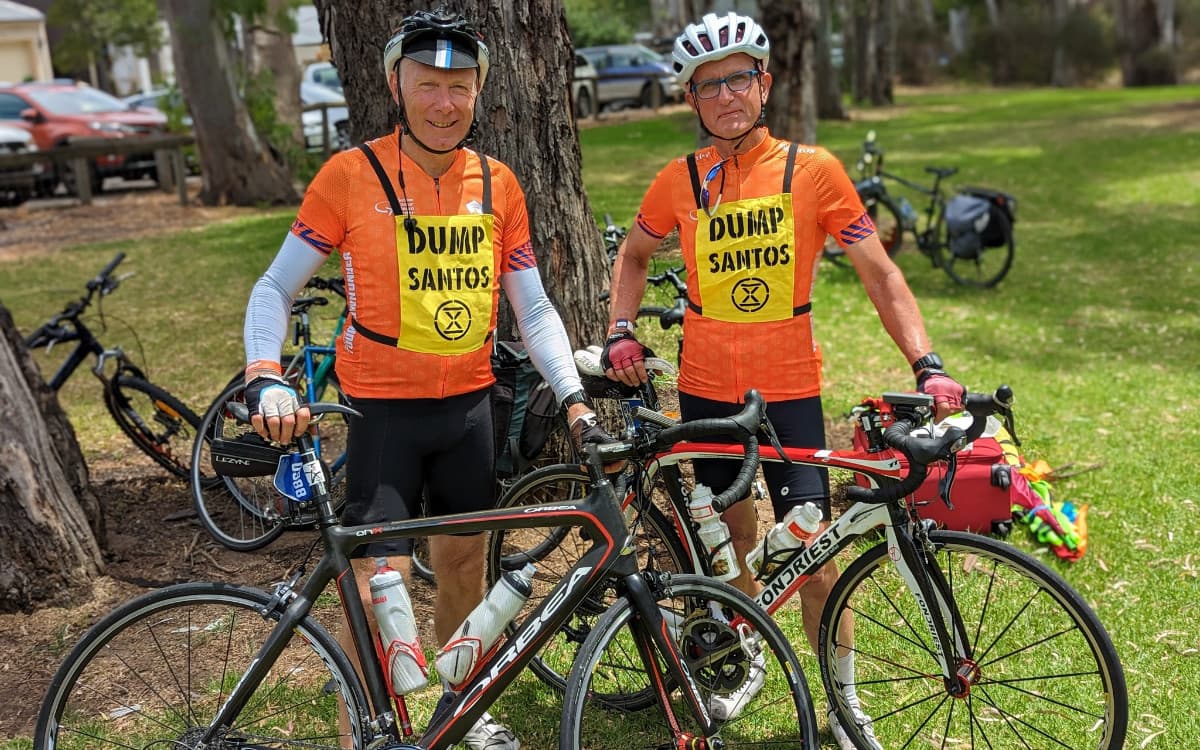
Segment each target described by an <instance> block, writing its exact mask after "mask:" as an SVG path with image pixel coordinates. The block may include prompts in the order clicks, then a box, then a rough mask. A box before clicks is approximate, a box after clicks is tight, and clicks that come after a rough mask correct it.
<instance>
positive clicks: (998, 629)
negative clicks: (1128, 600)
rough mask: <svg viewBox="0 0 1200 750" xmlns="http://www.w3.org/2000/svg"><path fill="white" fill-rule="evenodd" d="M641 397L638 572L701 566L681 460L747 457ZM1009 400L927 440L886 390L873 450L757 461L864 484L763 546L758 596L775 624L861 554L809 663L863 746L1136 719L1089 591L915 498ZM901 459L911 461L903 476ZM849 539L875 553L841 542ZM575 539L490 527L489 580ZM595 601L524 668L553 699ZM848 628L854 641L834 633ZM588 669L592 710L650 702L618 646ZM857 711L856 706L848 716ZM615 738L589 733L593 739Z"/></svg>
mask: <svg viewBox="0 0 1200 750" xmlns="http://www.w3.org/2000/svg"><path fill="white" fill-rule="evenodd" d="M610 387H615V386H610ZM645 390H646V387H645V386H644V387H643V388H642V389H641V391H640V392H638V393H632V392H631V393H629V394H627V400H628V408H627V410H626V411H627V414H628V415H629V418H630V420H631V421H634V420H635V421H636V424H637V426H636V432H637V433H638V434H639V435H640V438H637V437H635V438H634V440H633V442H634V443H635V444H636V445H638V446H640V450H639V451H638V452H637V454H636V456H635V457H634V458H632V459H631V460H630V466H629V469H628V472H627V474H626V477H627V478H628V480H629V481H628V482H627V483H626V484H625V485H623V486H622V485H620V484H618V494H619V495H623V497H622V500H621V507H622V509H623V511H624V512H625V514H626V518H627V520H628V522H629V525H630V528H631V529H632V530H633V535H634V539H635V541H636V544H635V545H634V546H635V549H636V550H637V552H638V557H639V561H640V564H642V565H643V567H644V568H645V569H647V570H658V571H664V570H665V571H674V572H686V573H700V574H706V575H707V574H710V573H711V567H710V560H711V556H710V553H709V551H708V549H707V547H706V546H705V545H704V543H703V542H702V541H701V540H700V539H699V537H698V534H697V532H696V527H695V525H694V524H693V522H692V521H691V519H690V518H689V516H688V511H687V501H688V490H687V487H686V485H685V483H684V479H683V476H682V473H681V471H680V464H681V463H682V462H685V461H690V460H694V459H697V458H707V459H723V460H731V461H742V460H743V459H744V455H743V451H742V448H741V446H738V445H736V444H719V443H701V442H696V443H689V442H684V443H679V444H677V445H672V446H671V447H669V448H666V449H665V450H664V449H663V448H662V447H661V446H660V445H659V444H658V443H657V442H656V440H655V438H654V435H655V433H656V432H658V431H660V430H663V431H669V430H673V429H675V428H674V427H673V426H672V425H673V424H674V422H673V420H671V419H670V418H668V417H666V416H664V415H662V414H657V413H655V411H654V410H653V409H651V408H648V406H647V403H648V401H647V399H646V395H645V393H644V391H645ZM1010 400H1011V390H1009V389H1007V388H1002V389H1000V390H998V391H997V393H996V394H969V395H968V398H967V408H968V410H969V412H970V413H971V414H972V415H973V416H974V417H975V420H974V422H973V424H972V426H971V428H970V429H968V430H967V432H966V434H965V435H964V433H963V431H962V430H959V429H958V428H952V429H951V430H949V431H947V432H946V433H945V434H944V435H942V436H941V437H939V438H932V437H917V436H914V435H912V434H910V433H911V431H912V430H913V429H914V428H915V427H916V426H920V425H925V424H927V421H928V419H929V415H930V414H931V413H932V399H931V398H930V397H929V396H925V395H921V394H884V396H883V398H882V399H874V400H872V405H871V407H870V408H867V409H865V410H863V411H861V412H860V413H859V415H858V417H859V419H860V420H863V424H864V426H868V427H869V433H870V434H871V435H872V436H873V440H872V442H873V446H872V448H873V450H862V451H859V450H845V451H842V450H813V449H800V448H786V449H785V448H780V447H778V445H777V444H776V452H775V455H772V453H771V452H767V453H765V454H764V455H763V457H762V459H763V460H764V461H789V462H792V461H794V462H799V463H806V464H810V465H816V466H825V467H833V468H839V469H844V470H849V471H854V472H858V473H860V474H862V475H863V476H866V477H868V478H869V479H870V480H871V484H872V486H873V487H874V488H875V489H873V490H868V489H865V488H860V487H850V488H848V489H847V496H848V498H849V499H850V500H851V501H852V502H853V503H854V504H853V505H852V507H850V508H848V509H847V510H845V511H844V512H843V513H842V514H841V515H840V517H839V518H838V519H837V520H836V521H834V522H833V523H832V524H831V525H830V526H829V527H828V528H826V529H825V530H824V531H823V532H822V533H821V534H819V535H818V536H817V537H816V538H815V539H813V540H812V541H811V543H810V544H809V545H808V546H807V547H801V548H799V549H785V550H780V551H778V552H776V553H774V554H768V556H767V558H766V561H765V562H764V565H763V572H762V573H760V576H759V580H760V581H761V583H762V590H761V592H760V593H759V594H758V596H757V601H758V603H759V605H761V606H762V607H763V608H764V609H765V610H766V611H767V612H769V613H772V614H774V613H776V612H778V610H779V608H780V607H781V606H782V605H783V604H784V603H785V602H786V601H788V600H789V599H790V598H791V597H792V596H793V595H794V594H795V593H796V591H797V590H798V589H799V588H800V587H801V586H802V585H804V583H805V581H807V580H808V578H809V576H811V575H812V574H813V573H814V572H816V571H817V570H819V569H820V568H821V567H822V566H824V565H825V564H826V563H828V562H829V561H831V560H833V559H834V558H835V557H836V556H837V555H838V554H839V553H840V552H842V551H843V550H848V549H849V550H850V551H851V552H857V555H856V556H855V555H852V557H853V558H854V559H853V562H851V563H850V564H849V565H848V566H845V567H844V569H843V572H842V574H841V577H840V578H839V580H838V582H837V584H836V585H835V586H834V589H833V591H832V593H831V594H830V597H829V600H828V602H827V604H826V606H825V610H824V612H823V614H822V616H821V624H820V636H819V648H818V653H817V658H818V661H819V663H820V667H821V677H822V681H823V683H824V687H825V691H826V695H827V696H828V698H829V701H830V705H831V706H832V707H833V709H834V711H835V712H836V713H837V715H838V719H839V723H840V724H841V726H842V727H843V728H845V729H846V731H847V732H848V733H849V734H850V736H851V737H852V738H853V739H854V741H855V744H856V746H857V747H859V748H861V749H862V750H880V748H889V749H890V748H900V747H916V746H920V747H940V748H949V747H956V748H957V747H963V748H972V747H974V748H989V749H990V750H1000V749H1001V748H1006V749H1007V748H1011V749H1012V750H1028V748H1031V747H1056V748H1072V750H1085V749H1086V750H1117V749H1118V748H1121V747H1122V746H1123V743H1124V738H1125V733H1126V728H1127V725H1128V710H1129V706H1128V696H1127V692H1126V686H1125V678H1124V674H1123V670H1122V668H1121V664H1120V661H1119V659H1118V656H1117V652H1116V649H1115V647H1114V645H1113V643H1112V640H1111V638H1110V637H1109V635H1108V633H1107V632H1106V631H1105V629H1104V627H1103V625H1102V624H1101V622H1100V620H1099V618H1098V617H1097V616H1096V614H1095V613H1094V612H1093V611H1092V609H1091V608H1090V607H1089V606H1088V604H1087V602H1086V601H1085V600H1084V598H1083V597H1082V596H1080V595H1079V594H1078V593H1077V592H1076V591H1074V590H1073V589H1072V588H1071V586H1070V585H1069V584H1068V583H1067V582H1066V581H1065V580H1063V578H1062V577H1061V576H1059V575H1058V574H1057V573H1055V572H1054V571H1053V570H1051V569H1050V568H1048V567H1047V566H1046V565H1044V564H1042V563H1040V562H1038V561H1037V560H1035V559H1034V558H1033V557H1031V556H1029V555H1028V554H1025V553H1023V552H1021V551H1020V550H1018V549H1016V548H1014V547H1012V546H1010V545H1008V544H1005V543H1003V542H1000V541H997V540H993V539H989V538H987V537H983V536H977V535H974V534H964V533H957V532H949V531H938V530H935V529H934V528H933V527H932V523H931V522H925V521H922V520H921V519H920V515H919V511H920V509H919V508H918V507H916V506H914V505H913V504H912V503H911V499H910V494H911V492H912V491H913V490H914V489H915V488H917V487H918V486H920V484H921V482H922V480H923V479H924V478H925V476H926V474H927V468H928V466H929V465H930V464H933V463H935V462H938V461H947V462H948V465H947V470H946V477H947V479H946V482H947V485H946V486H948V483H949V482H952V481H953V474H954V465H953V461H952V459H953V456H954V451H955V450H957V448H958V447H959V446H961V445H962V444H964V443H965V442H967V441H969V440H971V439H973V438H974V437H975V436H977V435H978V434H979V432H980V431H981V430H982V429H983V427H984V425H985V418H986V417H987V416H988V415H990V414H1001V415H1005V416H1006V418H1007V419H1008V420H1011V412H1010V411H1009V401H1010ZM899 454H903V455H904V456H905V457H906V458H907V460H908V465H909V466H910V472H909V473H908V475H907V476H903V475H902V473H901V471H902V470H901V464H900V462H899V461H898V460H897V458H896V457H897V455H899ZM586 479H587V478H586V475H583V474H582V473H581V472H580V470H579V468H578V467H573V466H569V465H564V466H558V467H548V468H546V469H542V470H540V471H537V472H534V473H533V474H530V475H528V476H526V477H525V478H524V479H522V481H521V482H520V483H519V484H518V485H517V486H514V487H513V489H512V491H511V492H510V493H509V494H508V495H507V496H506V497H505V498H504V503H503V505H504V506H506V507H509V508H513V509H517V508H519V507H521V506H522V505H525V504H529V503H543V502H549V501H551V500H552V499H553V498H559V499H564V498H571V497H578V496H580V494H581V493H582V492H583V491H584V489H585V487H586ZM737 497H741V496H740V495H739V496H737ZM718 507H719V506H718ZM879 529H882V532H883V533H882V535H880V534H879ZM880 537H882V542H881V543H878V544H875V543H874V542H875V540H877V539H880ZM860 539H862V540H864V541H867V542H870V543H871V544H868V545H867V546H858V547H853V548H852V545H853V544H854V543H855V541H856V540H860ZM585 546H586V539H581V538H580V537H579V536H578V535H577V534H576V533H575V532H574V531H573V530H570V529H551V530H542V529H522V530H510V529H506V530H503V531H497V532H496V533H495V534H493V535H492V538H491V540H490V546H489V560H490V561H491V569H490V571H489V575H490V576H491V577H493V578H495V576H497V575H498V573H497V572H496V571H497V570H500V571H502V570H505V569H514V568H517V567H520V566H521V565H523V564H525V563H526V562H533V563H534V564H536V565H538V566H539V568H540V569H542V570H561V569H562V568H565V567H568V566H569V565H570V564H571V562H573V561H574V560H576V559H578V556H579V554H580V549H581V548H583V547H585ZM539 593H540V592H538V591H535V597H536V596H537V595H538V594H539ZM588 603H589V605H590V608H588V607H580V608H579V609H578V610H576V612H575V613H574V614H573V616H572V619H571V620H569V621H568V623H567V626H566V627H564V628H563V629H562V630H560V632H559V633H558V634H556V636H555V638H554V639H553V640H552V641H551V642H550V644H548V645H547V646H546V648H544V649H543V650H542V652H541V654H539V657H538V660H537V661H535V662H534V663H533V664H532V665H531V666H532V668H533V669H534V671H535V672H536V673H537V674H538V675H539V676H540V677H542V678H543V679H544V680H546V681H547V682H548V683H550V684H552V685H555V686H556V687H558V688H559V689H562V688H563V686H564V685H565V684H568V683H567V675H568V665H570V664H572V663H573V662H574V661H575V659H576V655H577V653H586V654H590V653H592V652H593V649H594V648H595V644H594V640H595V638H594V636H595V633H596V631H597V629H598V627H599V626H598V625H597V620H596V618H597V617H598V616H599V615H600V614H601V613H602V612H604V610H605V607H606V605H607V602H606V601H605V600H603V599H600V598H594V599H592V600H590V601H589V602H588ZM850 632H852V633H853V637H852V638H849V639H847V638H845V637H844V636H845V635H846V634H847V633H850ZM799 637H800V638H802V637H803V636H799ZM846 653H854V654H855V656H856V671H855V675H856V677H855V679H854V681H853V682H843V676H842V675H839V674H838V671H837V669H836V668H835V667H834V665H835V664H836V657H837V656H841V655H845V654H846ZM595 659H596V662H597V664H598V665H600V666H601V668H598V669H597V675H596V677H595V678H594V680H593V683H592V686H591V687H592V690H593V695H594V698H595V699H596V700H600V701H603V702H605V703H606V704H608V705H612V706H618V707H626V708H629V707H639V706H643V705H645V701H646V700H647V697H648V693H647V689H648V683H647V682H646V680H645V676H644V675H639V674H636V673H635V672H633V671H631V670H629V669H628V668H627V666H628V654H623V653H611V654H608V655H606V656H604V657H596V658H595ZM576 663H577V662H576ZM851 695H856V697H855V698H853V700H852V699H851V698H849V697H848V696H851ZM855 708H859V709H860V710H861V714H858V715H857V718H856V711H855ZM862 717H866V719H867V720H866V721H865V722H864V721H863V720H862ZM620 745H621V743H620V742H619V740H614V741H612V742H609V741H608V740H601V739H600V738H598V739H597V740H596V741H595V742H594V743H593V744H592V745H590V746H591V747H594V748H597V750H599V749H600V748H603V747H613V748H616V747H619V746H620Z"/></svg>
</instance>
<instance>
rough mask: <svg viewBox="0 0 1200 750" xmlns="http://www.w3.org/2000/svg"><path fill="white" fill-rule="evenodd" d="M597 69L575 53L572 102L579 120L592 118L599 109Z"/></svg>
mask: <svg viewBox="0 0 1200 750" xmlns="http://www.w3.org/2000/svg"><path fill="white" fill-rule="evenodd" d="M597 77H598V76H597V75H596V69H595V68H594V67H592V64H591V63H590V62H588V61H587V58H586V57H584V56H583V55H581V54H579V53H578V52H576V53H575V77H574V78H573V79H572V80H571V101H573V102H575V116H576V117H578V118H579V119H581V120H582V119H585V118H588V117H592V116H594V115H595V114H596V110H597V109H599V105H598V104H597V103H596V78H597Z"/></svg>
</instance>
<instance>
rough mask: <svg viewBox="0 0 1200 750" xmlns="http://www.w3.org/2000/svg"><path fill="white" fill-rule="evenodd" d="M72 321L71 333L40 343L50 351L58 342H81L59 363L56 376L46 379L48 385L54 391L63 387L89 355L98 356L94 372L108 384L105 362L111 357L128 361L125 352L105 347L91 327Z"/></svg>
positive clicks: (93, 368) (123, 361) (76, 320)
mask: <svg viewBox="0 0 1200 750" xmlns="http://www.w3.org/2000/svg"><path fill="white" fill-rule="evenodd" d="M70 322H71V325H72V328H73V330H71V332H70V333H69V334H67V335H65V336H56V337H54V338H52V339H50V340H49V341H47V342H45V343H44V344H40V345H39V347H38V348H43V349H45V350H46V351H49V350H50V349H51V348H53V347H54V345H56V344H65V343H68V342H71V341H77V342H79V343H78V344H76V346H75V348H74V349H72V350H71V353H70V355H68V356H67V358H66V359H65V360H63V363H62V364H61V365H59V368H58V370H57V371H56V372H55V373H54V377H52V378H50V380H48V381H46V385H47V386H48V387H49V388H50V390H52V391H57V390H59V389H61V388H62V387H63V385H64V384H65V383H66V382H67V380H69V379H70V378H71V376H72V375H74V374H75V371H76V370H78V369H79V366H80V365H82V364H83V362H84V360H85V359H87V358H88V356H89V355H94V356H95V357H96V364H95V366H94V367H92V368H91V370H92V374H93V375H95V376H96V377H97V378H99V379H100V382H102V383H104V384H105V385H107V384H108V382H109V380H110V378H108V377H106V376H105V375H104V364H105V362H107V361H108V360H109V359H113V358H115V359H117V360H118V361H120V362H122V363H123V364H124V363H125V361H126V358H125V352H124V351H122V350H121V349H120V348H116V349H105V348H104V345H103V344H101V343H100V341H99V339H97V338H96V336H95V334H93V333H92V331H91V329H89V328H88V327H87V326H86V325H84V324H83V323H82V322H81V321H79V320H78V319H75V318H72V319H71V320H70Z"/></svg>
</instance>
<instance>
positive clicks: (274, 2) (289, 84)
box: [246, 0, 305, 150]
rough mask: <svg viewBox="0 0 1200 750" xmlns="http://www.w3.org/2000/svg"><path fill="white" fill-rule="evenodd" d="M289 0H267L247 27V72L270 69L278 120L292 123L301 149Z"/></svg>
mask: <svg viewBox="0 0 1200 750" xmlns="http://www.w3.org/2000/svg"><path fill="white" fill-rule="evenodd" d="M294 5H295V3H293V2H292V0H267V8H266V12H265V13H264V14H263V15H262V16H261V17H259V18H256V19H254V20H253V22H252V23H251V24H250V26H249V27H248V30H249V33H248V34H247V36H248V38H249V39H248V42H249V43H248V44H247V45H246V46H247V49H248V50H251V51H252V54H251V60H250V68H249V69H250V72H251V74H253V75H259V74H261V73H262V72H263V71H269V72H270V74H271V79H272V80H273V81H274V83H275V111H276V114H277V115H278V117H279V120H280V122H285V123H287V124H288V125H290V126H291V128H292V132H291V145H292V146H293V147H295V148H296V149H301V150H302V149H303V148H304V146H305V143H304V125H303V123H302V122H301V119H300V111H301V110H300V65H299V64H298V63H297V62H296V48H295V46H293V45H292V33H293V32H294V30H295V29H294V27H295V22H294V21H292V20H291V18H290V17H289V16H288V12H289V11H290V10H291V8H292V7H293V6H294Z"/></svg>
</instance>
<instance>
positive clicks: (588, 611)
mask: <svg viewBox="0 0 1200 750" xmlns="http://www.w3.org/2000/svg"><path fill="white" fill-rule="evenodd" d="M590 490H591V482H590V480H589V478H588V473H587V471H585V470H584V469H583V467H581V466H579V465H576V464H563V465H560V466H548V467H546V468H543V469H539V470H538V471H535V472H533V473H532V474H527V475H525V476H524V477H522V478H521V479H520V480H519V481H518V482H517V483H516V484H515V485H513V487H512V489H511V490H510V491H509V492H508V494H506V495H505V496H504V497H503V498H501V500H500V505H499V507H501V508H513V507H518V506H521V505H535V504H538V503H550V502H571V501H578V500H582V499H583V498H584V497H585V496H586V495H587V493H588V492H589V491H590ZM634 527H635V532H634V533H635V536H636V541H637V550H638V560H639V563H640V566H641V567H643V568H646V567H650V566H651V565H652V566H653V568H654V569H655V570H664V571H668V572H672V573H678V572H684V571H688V570H690V569H691V562H690V558H689V557H688V556H687V554H686V553H685V552H684V549H683V546H682V544H680V542H679V538H678V535H677V533H676V532H675V529H674V528H673V527H672V525H671V522H670V521H669V520H668V519H667V517H666V515H664V514H663V512H662V511H661V510H659V509H658V508H657V507H655V506H653V505H647V506H646V507H645V508H642V509H641V510H640V511H639V512H638V513H637V514H636V516H635V519H634ZM591 546H592V542H591V540H589V539H588V538H586V535H585V534H584V532H583V531H582V529H580V528H578V527H575V528H562V527H558V528H536V529H498V530H496V531H493V532H492V534H491V536H490V538H489V539H488V566H487V571H488V573H487V575H488V584H489V585H492V584H494V583H495V582H496V581H498V580H499V579H500V576H501V575H502V574H503V572H504V571H506V570H516V569H518V568H521V567H522V566H524V565H525V564H526V563H527V562H532V563H533V564H534V566H535V567H536V568H537V573H536V574H535V575H534V581H533V595H532V596H531V597H530V598H529V601H528V602H526V603H525V608H524V610H523V612H524V615H522V616H519V617H518V618H516V620H517V621H518V622H520V621H523V620H524V619H525V615H528V614H529V613H530V612H532V611H533V609H534V608H535V607H537V606H539V605H540V604H541V602H542V600H543V599H544V598H545V597H546V595H547V594H549V593H550V591H551V589H553V588H554V586H555V585H556V584H557V583H558V582H559V581H560V580H561V579H562V577H563V576H564V575H566V573H567V572H568V571H569V570H570V569H571V567H572V566H574V565H575V563H576V562H578V560H579V558H580V557H582V556H583V553H584V552H586V551H587V550H588V549H589V548H590V547H591ZM613 601H614V600H613V594H612V592H611V591H599V590H598V591H596V592H593V594H592V595H591V596H589V597H588V599H587V600H586V601H585V602H583V604H582V605H580V606H579V607H578V608H577V609H576V611H575V612H574V613H573V614H572V616H571V619H570V620H568V621H567V623H566V624H565V625H563V627H562V628H561V629H560V630H559V632H558V633H556V634H555V635H554V637H553V638H552V639H551V640H550V641H549V642H548V643H547V644H546V645H545V646H543V647H542V649H541V651H539V652H538V655H537V657H535V658H534V660H533V661H532V662H531V663H530V668H531V669H533V671H534V673H535V674H537V676H538V677H540V678H541V679H542V680H543V681H545V682H546V683H547V684H549V685H551V686H553V687H555V688H556V689H558V690H563V689H564V688H565V684H566V676H567V674H568V673H569V672H570V669H571V663H572V662H573V661H574V660H575V654H576V651H577V650H578V648H579V645H580V644H581V643H583V641H584V639H585V638H587V636H588V633H590V632H591V630H592V626H593V625H594V624H595V622H596V618H597V617H599V616H600V615H601V614H603V613H604V612H605V611H606V610H607V609H608V608H609V606H610V605H611V604H612V602H613ZM514 632H515V628H514V627H512V626H510V627H509V631H508V633H509V635H512V633H514ZM614 700H619V699H614Z"/></svg>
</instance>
